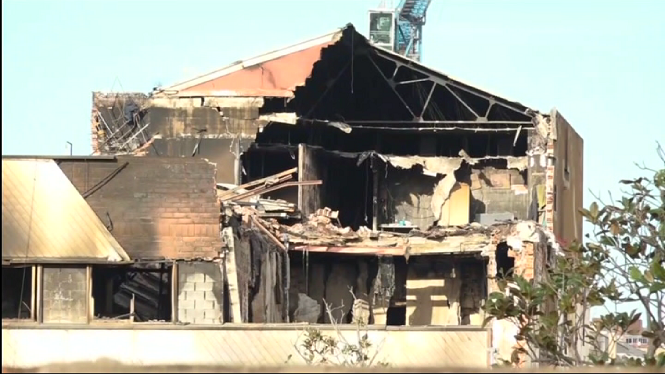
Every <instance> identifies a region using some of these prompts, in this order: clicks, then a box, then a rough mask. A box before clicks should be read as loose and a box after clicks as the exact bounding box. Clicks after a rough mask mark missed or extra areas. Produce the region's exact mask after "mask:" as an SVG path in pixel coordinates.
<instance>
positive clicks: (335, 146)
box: [243, 27, 532, 228]
mask: <svg viewBox="0 0 665 374" xmlns="http://www.w3.org/2000/svg"><path fill="white" fill-rule="evenodd" d="M435 82H436V83H435ZM448 82H451V81H450V80H449V79H448V78H447V77H445V76H442V75H441V74H439V73H436V72H434V71H431V70H429V69H427V68H425V67H421V66H413V65H411V66H410V65H409V63H408V61H407V60H402V59H401V58H400V57H397V56H392V55H388V54H386V53H385V52H383V51H380V50H376V49H374V48H371V47H369V46H368V44H367V41H366V40H365V39H364V38H363V37H362V36H360V35H359V34H357V33H356V32H355V30H354V29H353V27H348V28H347V29H345V31H344V35H343V37H342V38H341V39H340V41H338V42H337V43H335V44H333V45H331V46H329V47H327V48H324V49H323V50H322V53H321V59H320V60H319V61H318V62H316V63H315V64H314V68H313V70H312V74H311V76H310V77H309V78H308V79H307V80H306V82H305V85H303V86H300V87H298V88H297V89H296V90H295V96H294V98H293V99H292V100H290V101H288V100H284V99H283V98H268V99H266V100H265V104H264V106H263V108H261V109H260V112H261V113H275V112H295V113H296V115H298V116H299V117H300V118H301V119H300V121H299V122H298V123H297V124H296V125H291V124H281V123H271V124H269V125H268V126H266V127H265V128H264V129H262V131H260V132H259V133H258V134H257V137H256V140H255V147H253V148H252V149H250V150H249V151H248V152H247V153H254V152H261V151H259V149H261V147H265V146H270V147H274V148H275V147H280V146H281V147H284V149H285V150H284V151H283V152H284V154H287V153H286V152H287V151H286V150H287V149H288V152H291V154H293V152H294V151H293V150H294V149H296V150H297V145H298V144H307V145H308V146H311V147H320V148H321V149H323V150H325V151H327V152H328V153H329V156H327V157H317V160H310V159H308V161H307V162H310V163H311V164H313V165H315V166H314V167H316V168H318V169H320V170H319V171H318V172H317V173H316V174H318V175H320V176H321V179H322V180H323V186H322V187H321V188H320V189H319V191H320V194H321V195H322V200H321V201H319V203H320V206H321V207H323V206H327V207H330V208H331V209H334V210H339V211H340V215H341V217H340V221H341V223H342V224H343V225H348V226H351V227H352V228H357V227H358V226H362V225H366V226H369V225H370V224H371V222H372V219H373V214H374V213H373V209H372V200H373V193H372V187H371V186H372V183H373V177H374V175H373V172H375V171H376V172H377V173H379V174H382V178H381V180H382V181H384V182H385V183H388V184H390V183H394V182H395V180H399V179H403V178H405V177H408V176H407V175H405V174H408V173H413V172H417V170H412V171H408V172H407V173H403V172H402V171H396V170H394V168H391V167H389V166H386V165H385V164H382V163H381V162H374V163H372V162H370V161H371V160H370V161H364V162H361V161H362V159H363V158H365V157H367V154H363V153H366V152H371V151H373V152H377V153H381V154H389V155H396V156H413V155H420V156H443V157H459V156H460V152H461V151H463V152H465V153H466V155H468V156H469V157H472V158H482V157H488V156H490V157H506V156H525V155H526V151H527V146H528V145H527V141H528V133H529V131H530V130H531V128H532V125H531V122H530V121H531V117H530V116H529V115H527V114H526V112H527V109H526V108H524V107H522V106H521V105H520V104H518V103H513V102H509V101H505V100H502V99H499V98H494V97H489V96H488V95H487V94H485V93H482V92H481V91H479V90H477V89H475V88H472V87H470V86H466V85H464V84H461V83H459V82H453V83H451V84H448ZM508 107H510V108H512V109H510V108H508ZM452 121H459V122H455V123H452ZM348 126H350V127H351V131H350V132H345V131H342V130H341V129H340V128H347V129H348ZM492 129H494V130H496V131H488V130H492ZM470 130H473V131H470ZM335 152H339V153H337V154H336V153H335ZM342 153H350V154H351V155H349V154H345V155H342ZM295 154H296V157H295V158H296V159H297V151H295ZM353 154H355V155H353ZM256 157H258V156H253V155H246V156H243V159H244V160H255V159H256ZM354 157H355V159H354ZM324 159H325V160H324ZM261 160H262V161H260V162H264V163H271V164H279V165H278V166H258V167H257V168H259V169H270V170H275V172H277V171H281V170H285V169H287V168H289V167H292V166H291V165H294V162H293V159H288V157H277V156H275V157H270V158H266V157H265V156H261ZM492 161H494V160H492ZM496 161H498V162H497V163H498V164H501V163H503V165H505V164H506V161H505V160H496ZM252 162H259V161H252ZM243 165H245V161H243ZM371 165H374V166H375V167H377V168H378V169H377V170H374V169H373V168H372V167H371ZM252 168H254V166H252ZM391 169H392V170H391ZM471 169H472V167H471V165H468V164H466V163H465V165H464V166H463V168H462V169H461V170H463V173H461V174H460V175H456V177H459V178H460V180H468V179H469V175H470V174H471V171H470V170H471ZM254 170H256V169H252V172H250V173H249V176H246V178H244V181H249V180H252V178H254V177H253V175H254V174H253V173H254ZM464 173H466V175H464ZM390 174H394V177H393V176H392V175H390ZM265 175H267V174H256V178H258V177H259V176H265ZM420 179H428V178H427V177H420V176H419V177H417V178H415V179H414V178H411V179H410V182H411V183H410V185H411V186H412V188H416V187H417V186H415V185H414V182H413V181H414V180H420ZM432 180H435V178H431V177H430V178H429V182H427V181H426V182H425V183H424V184H423V185H422V188H423V189H425V190H431V189H432V186H433V182H432ZM368 185H369V187H368ZM293 190H294V192H293V193H292V194H291V196H296V195H295V194H296V192H295V190H296V189H295V188H294V189H293ZM379 190H382V189H379ZM377 198H383V200H381V201H383V202H384V203H386V202H389V201H390V198H389V197H385V196H384V197H377ZM473 207H474V208H473V209H474V211H475V212H484V207H483V206H482V204H478V203H475V204H473ZM386 209H387V210H392V211H388V212H383V217H381V220H382V221H384V222H392V221H393V220H394V219H395V214H396V212H395V209H394V208H391V207H387V208H386ZM424 219H426V218H423V217H420V220H421V221H422V220H424Z"/></svg>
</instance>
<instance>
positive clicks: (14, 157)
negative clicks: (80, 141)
mask: <svg viewBox="0 0 665 374" xmlns="http://www.w3.org/2000/svg"><path fill="white" fill-rule="evenodd" d="M2 159H3V160H31V161H34V160H99V161H101V160H108V161H111V160H115V159H116V157H115V156H113V155H99V156H71V155H62V156H61V155H2Z"/></svg>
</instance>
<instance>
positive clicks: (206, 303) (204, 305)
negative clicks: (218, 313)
mask: <svg viewBox="0 0 665 374" xmlns="http://www.w3.org/2000/svg"><path fill="white" fill-rule="evenodd" d="M195 303H196V305H195V308H196V309H203V310H211V309H215V306H216V303H215V302H214V301H212V300H196V301H195Z"/></svg>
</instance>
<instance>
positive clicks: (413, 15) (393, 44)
mask: <svg viewBox="0 0 665 374" xmlns="http://www.w3.org/2000/svg"><path fill="white" fill-rule="evenodd" d="M431 2H432V0H400V2H399V6H397V8H394V7H392V1H391V2H389V3H388V2H386V1H382V2H381V4H380V5H379V7H378V8H377V9H372V10H370V11H369V40H370V42H372V43H373V44H375V45H377V46H378V47H381V48H385V49H388V50H391V51H393V52H396V53H399V54H401V55H404V56H406V57H408V58H410V59H413V60H416V61H420V58H421V56H422V31H423V25H424V24H425V15H426V13H427V8H429V5H430V3H431Z"/></svg>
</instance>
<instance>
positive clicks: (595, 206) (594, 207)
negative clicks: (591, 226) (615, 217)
mask: <svg viewBox="0 0 665 374" xmlns="http://www.w3.org/2000/svg"><path fill="white" fill-rule="evenodd" d="M589 213H591V217H592V218H593V220H594V221H597V220H598V203H597V202H595V201H594V202H593V203H591V205H590V206H589Z"/></svg>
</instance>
